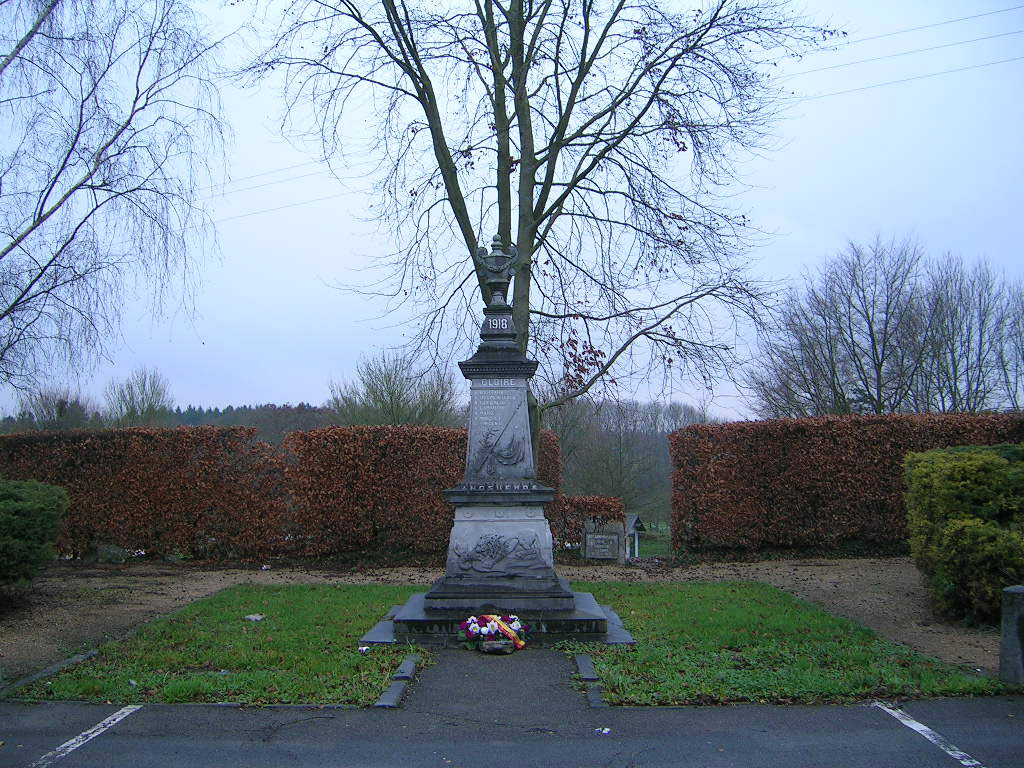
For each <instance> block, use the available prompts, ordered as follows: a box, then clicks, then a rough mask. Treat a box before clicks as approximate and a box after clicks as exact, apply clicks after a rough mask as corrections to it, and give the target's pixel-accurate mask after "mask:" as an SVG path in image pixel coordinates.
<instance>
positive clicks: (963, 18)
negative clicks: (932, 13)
mask: <svg viewBox="0 0 1024 768" xmlns="http://www.w3.org/2000/svg"><path fill="white" fill-rule="evenodd" d="M1021 8H1024V5H1014V6H1012V7H1010V8H1001V9H999V10H998V11H986V12H985V13H976V14H974V15H973V16H961V17H960V18H959V19H947V20H946V21H937V22H935V23H934V24H924V25H922V26H920V27H908V28H907V29H897V30H896V31H895V32H885V33H883V34H881V35H872V36H871V37H860V38H857V39H856V40H847V41H844V42H843V43H842V45H856V44H857V43H866V42H868V41H869V40H881V39H883V38H886V37H895V36H896V35H905V34H907V33H908V32H920V31H921V30H922V29H933V28H935V27H944V26H946V25H948V24H959V23H960V22H961V21H971V20H972V19H980V18H983V17H985V16H995V15H997V14H1000V13H1009V12H1010V11H1019V10H1020V9H1021Z"/></svg>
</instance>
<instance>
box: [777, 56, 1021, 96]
mask: <svg viewBox="0 0 1024 768" xmlns="http://www.w3.org/2000/svg"><path fill="white" fill-rule="evenodd" d="M1011 61H1024V56H1016V57H1014V58H1012V59H1000V60H999V61H989V62H986V63H984V64H974V65H972V66H969V67H958V68H956V69H947V70H944V71H942V72H930V73H928V74H927V75H917V76H916V77H905V78H903V79H902V80H890V81H888V82H886V83H875V84H874V85H865V86H862V87H860V88H849V89H847V90H845V91H834V92H833V93H820V94H818V95H817V96H805V97H803V98H798V99H796V100H795V101H797V102H803V101H814V100H816V99H825V98H828V97H829V96H842V95H844V94H847V93H858V92H859V91H869V90H871V89H872V88H884V87H885V86H887V85H898V84H899V83H909V82H912V81H914V80H925V79H927V78H929V77H939V76H940V75H951V74H953V73H955V72H966V71H968V70H971V69H981V68H983V67H994V66H995V65H996V64H1008V63H1010V62H1011Z"/></svg>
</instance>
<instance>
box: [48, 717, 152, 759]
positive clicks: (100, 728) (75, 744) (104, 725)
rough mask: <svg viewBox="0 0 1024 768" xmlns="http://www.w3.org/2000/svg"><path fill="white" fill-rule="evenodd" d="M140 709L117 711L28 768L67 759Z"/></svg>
mask: <svg viewBox="0 0 1024 768" xmlns="http://www.w3.org/2000/svg"><path fill="white" fill-rule="evenodd" d="M140 709H142V704H131V705H129V706H127V707H124V708H122V709H119V710H117V712H115V713H114V714H112V715H111V716H110V717H108V718H107V719H106V720H102V721H100V722H98V723H96V725H94V726H93V727H92V728H90V729H89V730H88V731H82V732H81V733H80V734H78V735H77V736H75V738H73V739H71V740H70V741H65V742H64V743H63V744H61V745H60V746H59V747H57V748H56V749H55V750H53V751H52V752H47V753H46V754H45V755H43V756H42V757H40V758H39V759H38V760H36V761H35V762H34V763H32V765H30V766H29V768H46V766H48V765H52V764H53V763H55V762H57V761H58V760H60V759H61V758H62V757H67V755H69V754H71V753H72V752H74V751H75V750H76V749H78V748H79V747H80V746H82V745H83V744H85V743H87V742H89V741H92V740H93V739H95V738H96V737H97V736H99V735H100V734H101V733H103V732H104V731H106V730H108V729H110V728H113V727H114V726H115V725H117V724H118V723H119V722H121V721H122V720H124V719H125V718H126V717H128V715H130V714H131V713H132V712H135V711H137V710H140Z"/></svg>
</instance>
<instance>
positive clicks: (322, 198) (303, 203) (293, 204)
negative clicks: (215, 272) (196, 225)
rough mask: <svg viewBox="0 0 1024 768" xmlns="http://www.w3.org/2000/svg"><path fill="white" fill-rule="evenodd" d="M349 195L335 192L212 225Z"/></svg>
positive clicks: (230, 218) (228, 218) (232, 217)
mask: <svg viewBox="0 0 1024 768" xmlns="http://www.w3.org/2000/svg"><path fill="white" fill-rule="evenodd" d="M347 194H349V193H348V192H347V191H346V192H337V193H335V194H333V195H327V196H325V197H317V198H314V199H313V200H301V201H299V202H297V203H286V204H285V205H279V206H277V207H275V208H265V209H264V210H262V211H250V212H249V213H240V214H238V215H237V216H228V217H227V218H226V219H216V220H215V221H214V222H213V223H214V224H223V223H224V222H226V221H234V220H235V219H244V218H246V217H248V216H259V215H260V214H261V213H274V212H275V211H283V210H284V209H285V208H297V207H298V206H300V205H310V204H312V203H319V202H321V201H323V200H333V199H334V198H336V197H343V196H344V195H347Z"/></svg>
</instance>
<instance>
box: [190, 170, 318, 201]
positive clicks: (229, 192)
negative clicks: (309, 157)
mask: <svg viewBox="0 0 1024 768" xmlns="http://www.w3.org/2000/svg"><path fill="white" fill-rule="evenodd" d="M303 165H308V163H303ZM282 170H287V169H282ZM322 174H323V169H321V170H318V171H313V172H312V173H302V174H299V175H298V176H289V177H288V178H287V179H277V180H276V181H265V182H263V183H262V184H254V185H253V186H251V187H242V188H241V189H228V190H225V191H224V192H220V193H218V194H214V195H207V196H206V197H202V198H199V199H200V200H219V199H221V198H222V197H227V196H228V195H234V194H237V193H239V192H251V191H252V190H254V189H263V188H264V187H272V186H274V185H275V184H286V183H287V182H289V181H298V180H299V179H308V178H309V177H311V176H320V175H322ZM257 175H259V176H266V175H267V174H265V173H264V174H257ZM250 178H251V177H250Z"/></svg>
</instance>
